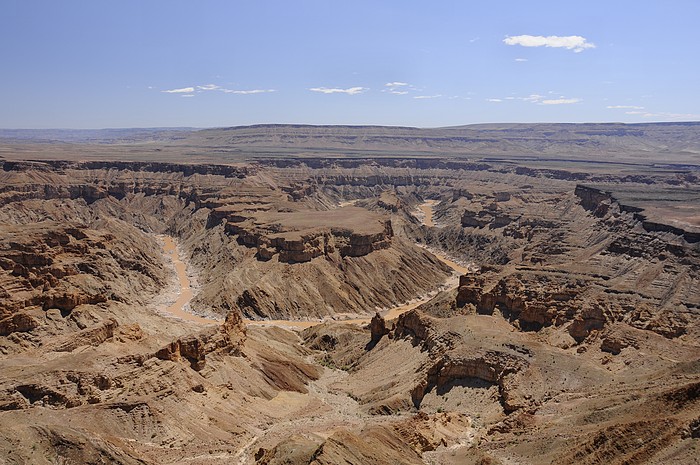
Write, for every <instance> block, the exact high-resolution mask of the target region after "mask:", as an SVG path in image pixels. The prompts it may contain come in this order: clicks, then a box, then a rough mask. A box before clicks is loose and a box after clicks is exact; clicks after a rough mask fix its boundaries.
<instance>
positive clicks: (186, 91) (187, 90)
mask: <svg viewBox="0 0 700 465" xmlns="http://www.w3.org/2000/svg"><path fill="white" fill-rule="evenodd" d="M161 92H165V93H166V94H191V93H192V92H194V87H183V88H182V89H170V90H161Z"/></svg>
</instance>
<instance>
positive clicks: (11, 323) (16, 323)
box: [0, 313, 40, 336]
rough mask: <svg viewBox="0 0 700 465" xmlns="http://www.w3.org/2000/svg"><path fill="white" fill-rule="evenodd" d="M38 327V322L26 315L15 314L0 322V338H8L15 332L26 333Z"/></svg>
mask: <svg viewBox="0 0 700 465" xmlns="http://www.w3.org/2000/svg"><path fill="white" fill-rule="evenodd" d="M39 325H40V323H39V320H37V319H36V318H34V317H33V316H31V315H27V314H26V313H15V314H14V315H12V316H8V317H7V318H4V319H2V320H0V336H8V335H10V334H12V333H15V332H23V333H24V332H28V331H31V330H33V329H34V328H37V327H38V326H39Z"/></svg>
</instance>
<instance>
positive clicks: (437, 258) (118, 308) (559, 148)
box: [0, 123, 700, 465]
mask: <svg viewBox="0 0 700 465" xmlns="http://www.w3.org/2000/svg"><path fill="white" fill-rule="evenodd" d="M0 232H1V234H0V373H1V374H0V464H54V463H64V464H83V463H87V464H101V463H123V464H154V465H155V464H193V465H196V464H250V465H253V464H260V465H262V464H270V465H272V464H279V465H282V464H294V465H297V464H314V465H320V464H328V465H330V464H354V465H360V464H376V465H379V464H430V465H448V464H475V465H476V464H484V465H485V464H503V465H514V464H572V463H576V464H646V463H649V464H670V463H679V464H692V463H700V458H699V457H700V343H699V342H698V341H700V123H664V124H636V125H623V124H567V125H556V124H542V125H537V124H527V125H525V124H523V125H477V126H464V127H454V128H441V129H418V128H391V127H360V126H358V127H345V126H283V125H263V126H250V127H237V128H226V129H206V130H191V129H186V128H182V129H176V130H175V129H153V130H111V131H10V130H3V131H0Z"/></svg>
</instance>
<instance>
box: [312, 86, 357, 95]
mask: <svg viewBox="0 0 700 465" xmlns="http://www.w3.org/2000/svg"><path fill="white" fill-rule="evenodd" d="M309 90H310V91H312V92H321V93H322V94H348V95H356V94H361V93H363V92H366V91H368V90H369V89H368V88H366V87H350V88H348V89H338V88H328V87H312V88H311V89H309Z"/></svg>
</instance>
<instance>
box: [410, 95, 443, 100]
mask: <svg viewBox="0 0 700 465" xmlns="http://www.w3.org/2000/svg"><path fill="white" fill-rule="evenodd" d="M440 97H442V94H437V95H416V96H415V97H413V98H415V99H419V100H424V99H429V98H440Z"/></svg>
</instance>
